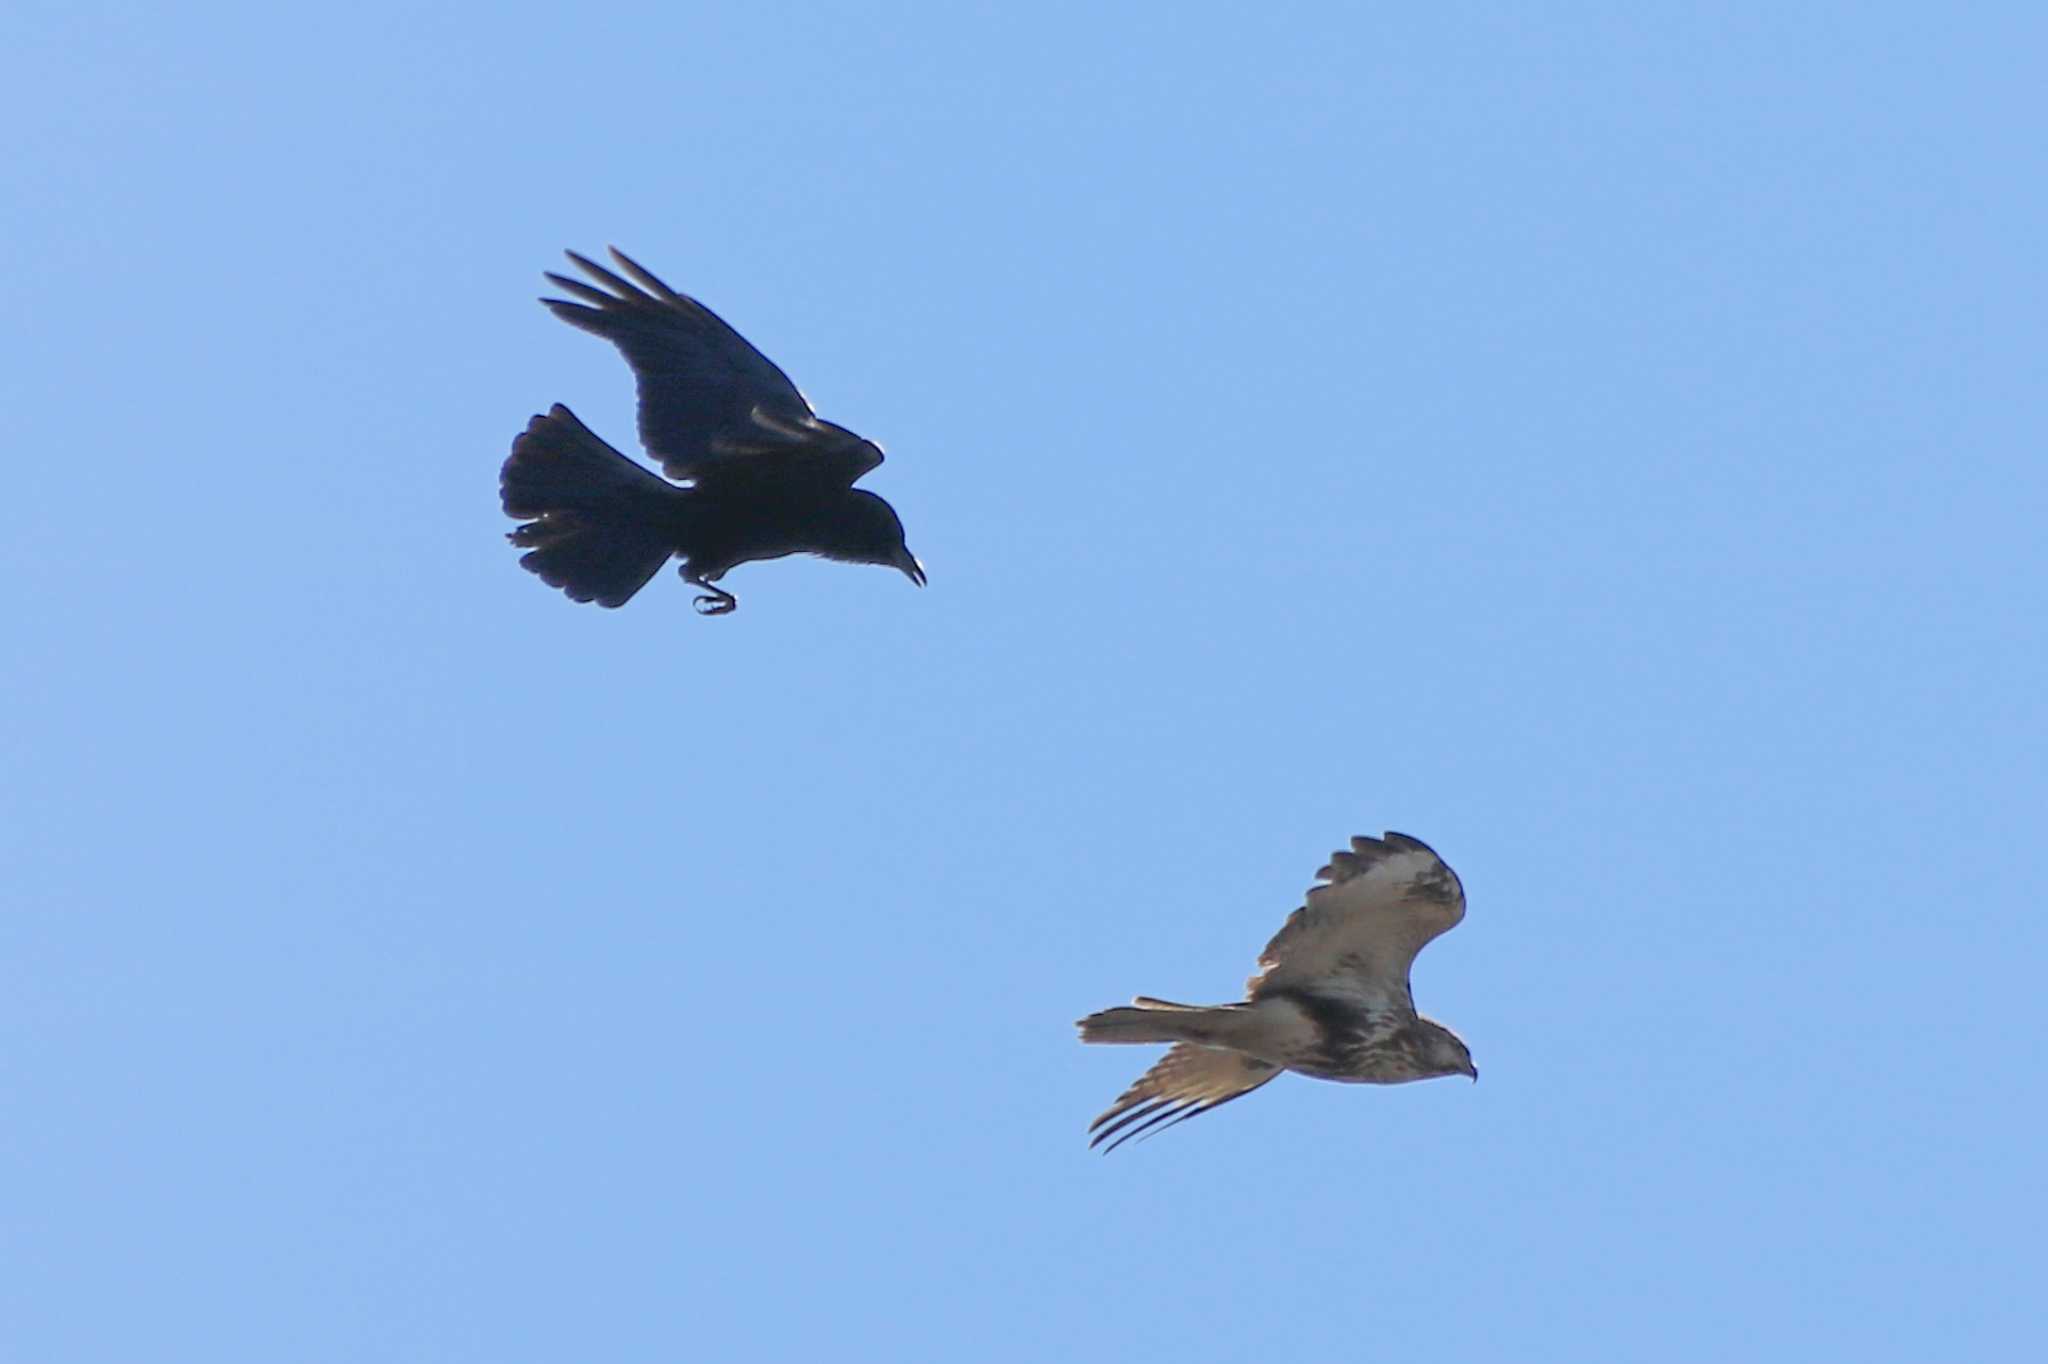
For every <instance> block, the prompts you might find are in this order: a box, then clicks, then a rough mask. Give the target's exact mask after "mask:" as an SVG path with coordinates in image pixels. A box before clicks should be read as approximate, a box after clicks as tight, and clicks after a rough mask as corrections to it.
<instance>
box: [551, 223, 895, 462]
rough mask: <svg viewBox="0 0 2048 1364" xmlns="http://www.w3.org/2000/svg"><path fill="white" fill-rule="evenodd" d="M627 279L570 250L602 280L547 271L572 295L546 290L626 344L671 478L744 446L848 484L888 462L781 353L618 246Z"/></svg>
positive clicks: (647, 440) (648, 428)
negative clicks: (815, 401) (827, 409)
mask: <svg viewBox="0 0 2048 1364" xmlns="http://www.w3.org/2000/svg"><path fill="white" fill-rule="evenodd" d="M611 254H612V260H613V261H614V262H616V263H617V264H618V266H619V268H620V269H621V270H624V271H625V272H626V274H627V275H629V276H631V279H622V278H621V277H619V276H618V275H615V274H613V273H612V272H611V271H609V270H607V269H605V268H604V267H603V266H602V265H599V264H598V263H597V262H595V261H593V260H588V259H586V258H585V257H583V256H579V255H577V254H576V253H575V252H574V251H571V252H569V253H568V256H569V259H570V260H572V261H574V262H575V263H576V265H577V267H578V268H579V269H581V270H582V271H583V273H585V274H586V275H589V276H590V277H591V279H593V280H595V281H596V282H597V283H598V284H599V285H602V286H603V287H602V288H593V287H592V286H591V285H588V284H585V283H583V282H582V281H580V280H573V279H570V278H569V277H568V276H566V275H557V274H550V275H549V276H548V278H549V279H550V280H552V281H553V282H554V283H555V284H557V285H558V286H560V287H561V288H562V289H563V290H564V291H566V292H567V293H569V294H570V295H571V296H573V297H575V298H578V299H581V300H582V302H580V303H570V302H567V301H565V300H563V299H559V298H548V299H542V300H541V302H543V303H545V304H546V305H547V306H548V309H549V311H551V312H552V313H554V315H555V316H556V317H559V318H561V319H562V320H563V321H564V322H567V323H568V324H570V325H571V326H574V327H581V328H582V329H583V330H584V331H587V332H591V333H593V334H595V335H597V336H602V337H603V338H604V339H605V340H607V341H609V342H611V343H612V344H613V345H615V346H617V347H618V348H619V351H620V353H621V354H623V355H624V356H625V357H626V363H627V364H629V365H631V366H632V367H633V376H634V378H635V379H637V380H638V381H639V389H640V441H641V443H642V444H643V445H645V446H646V447H647V449H648V452H649V453H650V454H652V455H654V456H655V457H656V458H657V459H659V460H660V461H661V467H662V468H663V469H664V470H665V471H667V473H668V476H669V477H670V478H678V479H683V478H698V477H701V476H702V475H703V474H704V473H705V472H706V471H707V470H709V469H711V468H713V467H715V466H718V465H720V464H723V463H725V462H727V461H729V460H732V459H737V458H744V457H747V456H759V455H772V456H784V457H795V458H796V459H798V460H799V461H800V462H801V464H802V466H803V467H804V468H805V469H806V470H807V472H809V473H811V474H813V475H815V476H816V477H819V478H824V479H830V480H835V481H838V482H842V483H845V484H848V485H851V484H852V483H853V481H854V480H855V479H857V478H859V477H860V476H861V475H862V474H864V473H866V472H867V471H868V470H870V469H872V468H874V467H875V466H876V465H877V464H880V463H881V462H882V451H881V449H880V448H879V447H878V446H876V445H874V444H873V443H872V442H869V441H865V440H862V439H861V438H860V437H859V436H856V435H854V434H853V432H851V431H848V430H847V429H846V428H845V427H843V426H835V425H833V424H832V423H831V422H828V421H820V420H819V419H818V417H817V415H816V414H815V413H813V412H812V411H811V405H810V404H809V403H808V402H806V401H805V400H804V395H803V394H801V393H799V392H797V390H796V385H795V384H793V383H791V382H790V381H789V376H788V375H787V374H784V373H783V372H782V371H781V370H780V369H777V368H776V366H775V363H774V361H772V360H770V359H769V358H768V357H767V356H765V355H763V354H761V352H759V351H757V350H755V349H754V348H753V347H752V346H751V345H749V344H748V343H747V339H746V338H745V337H744V336H741V335H740V334H739V333H738V332H736V331H734V330H733V329H732V328H731V327H729V326H727V325H726V324H725V321H724V320H723V319H722V318H720V317H719V316H718V314H716V313H714V312H712V311H711V310H710V309H709V308H707V307H705V306H704V305H703V304H701V303H699V302H698V301H697V300H696V299H694V298H690V297H689V296H687V295H685V294H679V293H677V292H676V291H675V290H673V289H671V288H669V287H668V286H667V285H666V284H663V283H662V282H661V281H660V280H658V279H656V278H655V277H654V276H653V275H652V274H651V273H649V272H648V271H647V270H645V269H643V268H642V267H641V266H640V265H638V264H637V263H635V262H634V261H633V260H631V259H629V258H628V257H627V256H626V255H624V254H623V253H622V252H620V251H619V249H618V248H617V247H613V248H612V253H611Z"/></svg>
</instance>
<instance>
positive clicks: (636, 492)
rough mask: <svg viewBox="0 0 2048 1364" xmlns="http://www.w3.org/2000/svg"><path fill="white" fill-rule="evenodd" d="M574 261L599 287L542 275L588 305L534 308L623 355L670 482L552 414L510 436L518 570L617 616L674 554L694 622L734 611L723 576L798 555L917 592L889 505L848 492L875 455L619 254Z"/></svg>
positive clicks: (690, 304) (760, 359)
mask: <svg viewBox="0 0 2048 1364" xmlns="http://www.w3.org/2000/svg"><path fill="white" fill-rule="evenodd" d="M567 255H568V257H569V259H570V260H571V261H573V262H575V264H576V266H577V268H579V269H580V270H582V271H583V272H584V273H585V274H586V275H588V276H589V277H590V279H591V280H592V281H593V283H592V284H586V283H583V282H582V281H581V280H575V279H571V278H569V277H567V276H565V275H557V274H553V273H549V274H548V276H547V278H548V279H549V280H551V281H552V282H553V283H554V284H556V285H557V286H558V287H560V288H561V289H562V290H563V291H564V292H566V293H568V294H569V295H571V297H572V298H574V299H576V300H579V301H576V302H571V301H569V300H568V299H560V298H544V299H542V300H541V302H542V303H543V304H545V305H546V306H547V308H548V310H549V311H551V312H553V313H554V315H555V316H557V317H559V318H561V319H562V320H563V321H564V322H567V323H569V324H570V325H571V326H575V327H581V328H582V329H583V330H584V331H587V332H591V333H593V334H595V335H597V336H601V337H603V338H604V339H605V340H607V341H610V342H611V343H612V344H613V345H615V346H617V347H618V348H619V351H620V353H621V354H623V355H624V356H625V357H626V363H627V364H629V365H631V366H632V369H633V375H634V378H635V379H636V380H637V381H638V387H639V395H640V441H641V444H643V445H644V446H646V447H647V451H648V453H649V454H651V455H653V456H654V458H655V459H656V460H658V461H659V462H660V464H661V467H662V471H663V472H664V473H666V474H667V475H668V478H667V479H664V478H661V477H658V476H657V475H655V474H654V473H652V472H651V471H649V470H648V469H646V468H643V467H642V466H641V465H639V464H638V463H636V462H635V461H633V460H632V459H629V458H628V457H627V456H625V455H623V454H621V453H620V452H619V451H617V450H615V449H613V448H612V447H611V446H610V445H607V444H606V443H605V442H604V441H603V440H601V439H599V438H598V436H597V435H596V434H594V433H593V432H592V431H591V430H590V428H589V427H587V426H585V425H584V424H583V423H582V422H581V421H579V420H577V418H576V414H575V413H573V412H571V411H570V410H569V409H568V408H566V407H564V406H562V405H561V404H559V403H557V404H556V405H555V406H554V407H552V408H551V409H549V411H548V412H547V413H546V414H545V415H543V416H538V417H535V418H534V419H533V420H532V421H531V422H529V423H528V424H527V427H526V430H525V431H524V432H522V433H521V434H520V435H519V436H518V437H517V438H516V439H514V440H513V442H512V453H511V455H510V457H509V458H507V459H506V461H505V465H504V468H503V470H502V471H501V472H500V474H499V490H500V493H501V495H502V497H503V499H504V505H505V514H506V515H507V516H511V517H514V518H516V519H518V520H521V521H524V522H525V523H526V524H524V525H522V526H520V527H519V528H518V529H517V530H515V531H513V532H512V533H511V534H510V535H509V536H508V537H507V538H508V539H510V540H511V541H512V543H513V544H515V545H518V546H520V547H521V548H523V549H525V550H526V551H527V553H526V554H524V555H522V556H521V557H520V560H519V562H520V564H521V565H523V566H524V567H525V568H527V569H528V570H530V571H531V572H533V573H535V574H538V575H539V577H540V579H541V581H542V582H545V583H547V584H548V585H550V586H552V587H558V588H560V589H562V591H563V592H565V593H567V594H568V596H569V597H570V598H571V599H573V600H575V601H594V602H596V603H597V604H598V605H600V606H621V605H624V604H625V602H626V601H627V600H628V599H630V598H631V597H632V596H633V594H634V593H636V592H638V591H639V590H640V589H641V588H642V587H644V586H646V585H647V580H648V579H650V578H652V577H653V576H654V574H655V572H656V571H657V570H658V569H660V567H661V566H662V565H663V564H664V563H666V562H668V560H669V559H670V558H671V557H679V558H681V560H682V565H681V573H682V577H683V580H684V581H685V582H688V583H691V584H692V585H694V586H696V587H699V588H702V589H703V592H702V594H701V595H699V596H698V597H697V598H696V599H695V603H694V604H695V606H696V609H697V611H698V612H699V613H700V614H702V615H713V616H715V615H725V614H727V613H729V612H731V611H732V610H733V609H735V608H736V607H737V606H738V605H739V599H738V598H737V597H735V596H733V594H732V593H730V592H727V591H725V590H724V589H723V588H720V587H719V586H717V583H718V581H719V580H720V579H721V578H723V577H724V576H725V575H726V574H727V573H728V572H730V571H731V570H732V569H733V568H735V567H737V566H738V565H740V564H744V563H751V562H754V561H755V560H760V559H779V558H782V557H784V556H785V555H790V554H816V555H820V556H822V557H824V558H827V559H838V560H841V561H843V562H848V563H863V564H883V565H887V566H889V567H892V568H896V569H899V570H901V571H902V572H903V573H904V574H905V575H906V576H907V577H908V578H909V579H910V580H911V581H912V582H914V583H916V584H917V585H918V586H919V587H922V586H924V582H925V575H924V567H923V566H922V565H921V564H919V563H918V561H917V558H916V556H915V555H913V554H912V553H911V552H910V549H909V547H908V546H906V545H905V544H904V541H903V523H902V522H901V521H900V520H898V519H897V516H896V511H895V508H893V507H891V506H890V505H889V504H888V503H887V502H885V501H883V500H882V499H881V498H879V497H877V496H876V495H875V494H873V493H871V492H867V491H865V490H863V489H859V488H855V487H854V486H853V485H854V483H855V482H856V481H857V480H859V479H860V477H861V476H862V475H864V474H866V473H867V472H868V471H869V470H871V469H873V468H874V467H875V466H876V465H878V464H880V463H881V462H882V451H881V447H879V446H877V445H876V444H875V443H874V442H872V441H868V440H863V439H862V438H861V437H859V436H857V435H855V434H854V433H853V432H851V431H849V430H847V429H846V428H845V427H843V426H837V425H834V424H833V423H831V422H828V421H824V420H822V419H820V418H819V417H818V415H817V414H816V413H815V412H813V411H812V410H811V405H810V403H809V402H808V401H806V400H805V398H804V396H803V394H801V393H799V392H798V391H797V388H796V385H795V384H793V383H791V382H790V380H789V376H788V375H786V374H784V373H783V372H782V371H781V370H780V369H778V368H777V367H776V365H775V363H774V362H773V361H771V360H770V359H769V358H768V357H767V356H765V355H763V354H761V352H760V351H758V350H756V349H754V347H753V346H751V345H749V344H748V342H747V340H746V338H745V337H743V336H741V335H740V334H739V333H738V332H736V331H734V330H733V329H732V328H731V327H730V326H728V325H727V324H726V323H725V322H724V320H723V319H721V318H720V317H719V316H718V315H717V314H716V313H714V312H712V311H711V310H710V309H709V308H707V307H705V306H704V305H703V304H701V303H699V302H697V300H695V299H693V298H690V297H689V296H687V295H685V294H679V293H677V292H676V291H675V290H673V289H671V288H669V287H668V285H666V284H664V283H662V282H661V281H660V280H659V279H657V278H655V277H654V275H653V274H651V273H649V272H648V271H647V270H646V269H644V268H643V267H641V266H640V265H639V264H637V263H636V262H634V261H633V260H631V259H630V258H628V257H627V256H626V255H624V254H623V253H622V252H620V251H619V250H618V248H616V247H613V248H612V249H611V257H612V260H613V261H614V262H615V263H616V264H617V265H618V267H619V269H620V270H622V271H624V272H625V277H621V276H620V275H618V274H614V273H613V272H612V271H610V270H607V269H606V268H605V267H603V266H601V265H599V264H597V263H596V262H595V261H592V260H589V259H587V258H585V257H583V256H580V255H578V254H576V253H575V252H574V251H571V252H568V253H567ZM670 479H673V480H675V481H674V482H670V481H669V480H670Z"/></svg>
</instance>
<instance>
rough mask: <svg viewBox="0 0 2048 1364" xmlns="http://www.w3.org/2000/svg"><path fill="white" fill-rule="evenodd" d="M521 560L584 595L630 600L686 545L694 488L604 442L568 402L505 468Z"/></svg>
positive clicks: (552, 582)
mask: <svg viewBox="0 0 2048 1364" xmlns="http://www.w3.org/2000/svg"><path fill="white" fill-rule="evenodd" d="M498 485H499V491H500V493H501V495H502V496H503V498H504V501H505V514H506V515H507V516H515V517H519V518H521V519H524V520H526V522H527V524H525V525H523V526H521V527H520V528H519V529H518V530H515V531H513V532H512V533H511V535H509V536H508V537H507V538H508V539H510V540H511V541H512V543H513V544H515V545H518V546H520V547H521V548H523V549H526V550H528V551H530V552H529V553H527V554H525V555H522V556H521V557H520V560H519V562H520V564H521V566H523V567H525V568H526V569H528V570H529V571H531V572H533V573H536V574H538V575H540V579H541V581H542V582H544V583H547V584H548V585H549V586H550V587H559V588H561V589H562V591H564V592H566V593H567V594H568V595H569V596H570V597H571V598H572V599H573V600H576V601H594V602H596V603H597V604H598V605H599V606H622V605H624V604H625V602H626V601H627V599H628V598H630V597H631V596H632V595H633V594H634V593H635V592H638V591H639V590H640V589H641V588H642V587H645V586H646V585H647V580H648V579H649V578H652V577H653V576H654V575H655V572H656V571H657V570H659V569H660V567H661V566H662V565H663V564H664V563H666V562H668V559H669V556H670V555H672V554H676V553H678V552H680V551H681V549H682V546H681V545H680V544H678V543H677V534H676V532H677V530H678V528H679V524H680V522H681V520H682V517H681V516H680V514H679V513H680V509H681V507H682V506H683V504H684V501H685V499H687V497H688V496H689V494H688V493H687V491H685V490H684V489H682V488H678V487H676V486H675V485H674V484H672V483H668V482H666V481H664V480H663V479H660V478H657V477H656V476H655V475H653V474H651V473H649V472H648V471H647V470H645V469H643V468H641V467H640V466H639V465H637V464H635V463H634V462H633V461H632V460H630V459H627V458H626V457H625V456H624V455H622V454H620V453H619V452H618V451H617V450H614V449H612V447H611V446H609V445H607V444H605V443H604V442H603V441H602V440H599V439H598V438H597V436H596V435H594V434H593V433H592V432H591V430H590V428H589V427H587V426H585V425H584V424H583V423H582V422H580V421H578V420H577V419H576V414H575V413H573V412H571V411H570V410H569V409H568V408H566V407H563V406H562V405H561V404H560V403H557V404H555V406H554V407H553V408H552V409H550V410H549V412H548V414H547V415H546V416H544V417H535V418H534V419H533V420H532V421H531V422H529V423H527V427H526V430H525V431H524V432H523V433H521V434H520V435H519V437H518V438H517V439H515V440H514V441H513V442H512V454H511V456H510V457H509V458H508V459H506V461H505V467H504V469H503V470H502V471H500V473H499V475H498Z"/></svg>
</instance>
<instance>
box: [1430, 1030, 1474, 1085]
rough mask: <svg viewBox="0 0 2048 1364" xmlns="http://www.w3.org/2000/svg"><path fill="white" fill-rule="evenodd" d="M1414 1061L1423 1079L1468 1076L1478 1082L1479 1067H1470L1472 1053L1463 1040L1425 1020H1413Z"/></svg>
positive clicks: (1471, 1065)
mask: <svg viewBox="0 0 2048 1364" xmlns="http://www.w3.org/2000/svg"><path fill="white" fill-rule="evenodd" d="M1415 1022H1416V1029H1415V1034H1416V1035H1415V1041H1416V1047H1415V1052H1416V1060H1417V1062H1419V1063H1420V1065H1421V1067H1422V1073H1423V1074H1424V1075H1469V1076H1471V1077H1472V1078H1473V1079H1474V1080H1477V1079H1478V1078H1479V1067H1477V1066H1475V1065H1473V1064H1472V1051H1471V1049H1470V1048H1469V1047H1467V1046H1466V1045H1465V1041H1464V1039H1463V1038H1461V1037H1459V1036H1458V1034H1456V1033H1454V1032H1452V1031H1451V1030H1450V1029H1449V1028H1446V1027H1445V1026H1444V1025H1443V1024H1441V1023H1432V1022H1431V1021H1430V1020H1429V1019H1427V1018H1418V1019H1416V1020H1415Z"/></svg>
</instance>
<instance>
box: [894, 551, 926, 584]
mask: <svg viewBox="0 0 2048 1364" xmlns="http://www.w3.org/2000/svg"><path fill="white" fill-rule="evenodd" d="M896 567H898V568H900V569H902V570H903V576H904V577H906V578H908V579H910V581H912V582H914V583H916V584H917V585H918V586H919V587H923V586H924V565H923V564H921V563H919V562H918V561H917V556H916V555H915V554H912V553H911V552H910V551H909V550H907V549H906V550H904V551H903V557H902V558H900V559H898V560H897V561H896Z"/></svg>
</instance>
